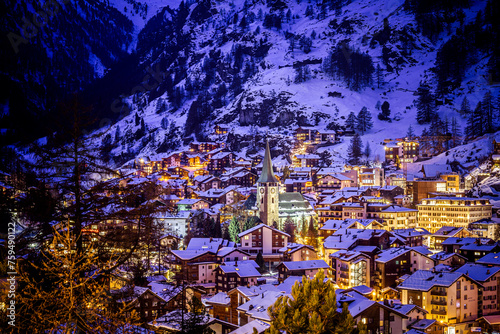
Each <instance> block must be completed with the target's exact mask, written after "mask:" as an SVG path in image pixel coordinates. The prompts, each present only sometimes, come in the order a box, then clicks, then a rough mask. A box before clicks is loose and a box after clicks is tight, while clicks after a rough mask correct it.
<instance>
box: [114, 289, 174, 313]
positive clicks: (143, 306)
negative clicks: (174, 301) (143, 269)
mask: <svg viewBox="0 0 500 334" xmlns="http://www.w3.org/2000/svg"><path fill="white" fill-rule="evenodd" d="M111 294H112V296H113V298H114V299H115V300H116V302H117V303H118V304H127V305H130V306H129V307H131V308H132V309H134V310H135V311H136V312H137V314H138V315H139V317H140V319H141V322H149V321H152V320H154V319H156V318H157V317H159V316H162V315H164V314H165V313H167V312H168V310H167V302H166V301H165V299H163V298H161V297H160V296H158V295H157V294H156V293H154V292H153V291H151V290H150V289H148V288H144V287H139V286H133V287H124V288H122V289H120V290H112V291H111Z"/></svg>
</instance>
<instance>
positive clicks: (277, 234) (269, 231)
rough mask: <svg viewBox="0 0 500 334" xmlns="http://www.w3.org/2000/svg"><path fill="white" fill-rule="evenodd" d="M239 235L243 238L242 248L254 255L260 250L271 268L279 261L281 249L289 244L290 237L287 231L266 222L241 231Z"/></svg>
mask: <svg viewBox="0 0 500 334" xmlns="http://www.w3.org/2000/svg"><path fill="white" fill-rule="evenodd" d="M238 236H239V237H240V239H241V247H240V249H241V250H243V251H245V252H248V253H250V254H251V255H252V257H257V254H258V253H259V252H260V253H262V255H263V257H264V260H265V261H266V262H267V263H268V264H269V267H270V268H273V267H274V266H276V265H277V264H278V263H279V261H280V254H279V249H280V248H283V247H285V245H288V238H289V237H290V235H288V234H287V233H285V232H282V231H280V230H278V229H275V228H273V227H272V226H268V225H265V224H259V225H257V226H255V227H252V228H251V229H248V230H246V231H243V232H241V233H240V234H238Z"/></svg>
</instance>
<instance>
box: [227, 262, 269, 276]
mask: <svg viewBox="0 0 500 334" xmlns="http://www.w3.org/2000/svg"><path fill="white" fill-rule="evenodd" d="M217 269H220V270H222V272H224V273H226V274H237V275H238V276H239V277H259V276H262V275H261V274H260V273H259V272H258V271H257V269H255V267H254V266H253V265H252V264H251V263H242V262H238V263H237V264H235V265H227V264H223V265H220V266H219V267H218V268H217Z"/></svg>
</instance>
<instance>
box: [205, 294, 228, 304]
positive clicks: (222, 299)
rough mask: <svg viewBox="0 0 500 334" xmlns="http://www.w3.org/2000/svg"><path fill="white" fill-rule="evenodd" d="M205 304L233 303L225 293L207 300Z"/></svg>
mask: <svg viewBox="0 0 500 334" xmlns="http://www.w3.org/2000/svg"><path fill="white" fill-rule="evenodd" d="M205 302H207V303H209V304H221V305H228V304H230V303H231V297H229V296H228V295H227V293H225V292H219V293H217V294H216V295H214V296H212V297H211V298H208V299H205Z"/></svg>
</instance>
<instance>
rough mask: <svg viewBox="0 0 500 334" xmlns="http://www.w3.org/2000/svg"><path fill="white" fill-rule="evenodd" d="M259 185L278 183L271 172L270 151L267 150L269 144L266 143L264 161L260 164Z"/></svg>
mask: <svg viewBox="0 0 500 334" xmlns="http://www.w3.org/2000/svg"><path fill="white" fill-rule="evenodd" d="M257 182H259V183H266V182H278V179H277V178H276V176H274V172H273V163H272V161H271V151H270V150H269V142H266V153H265V154H264V161H263V163H262V173H261V174H260V177H259V179H258V180H257Z"/></svg>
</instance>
